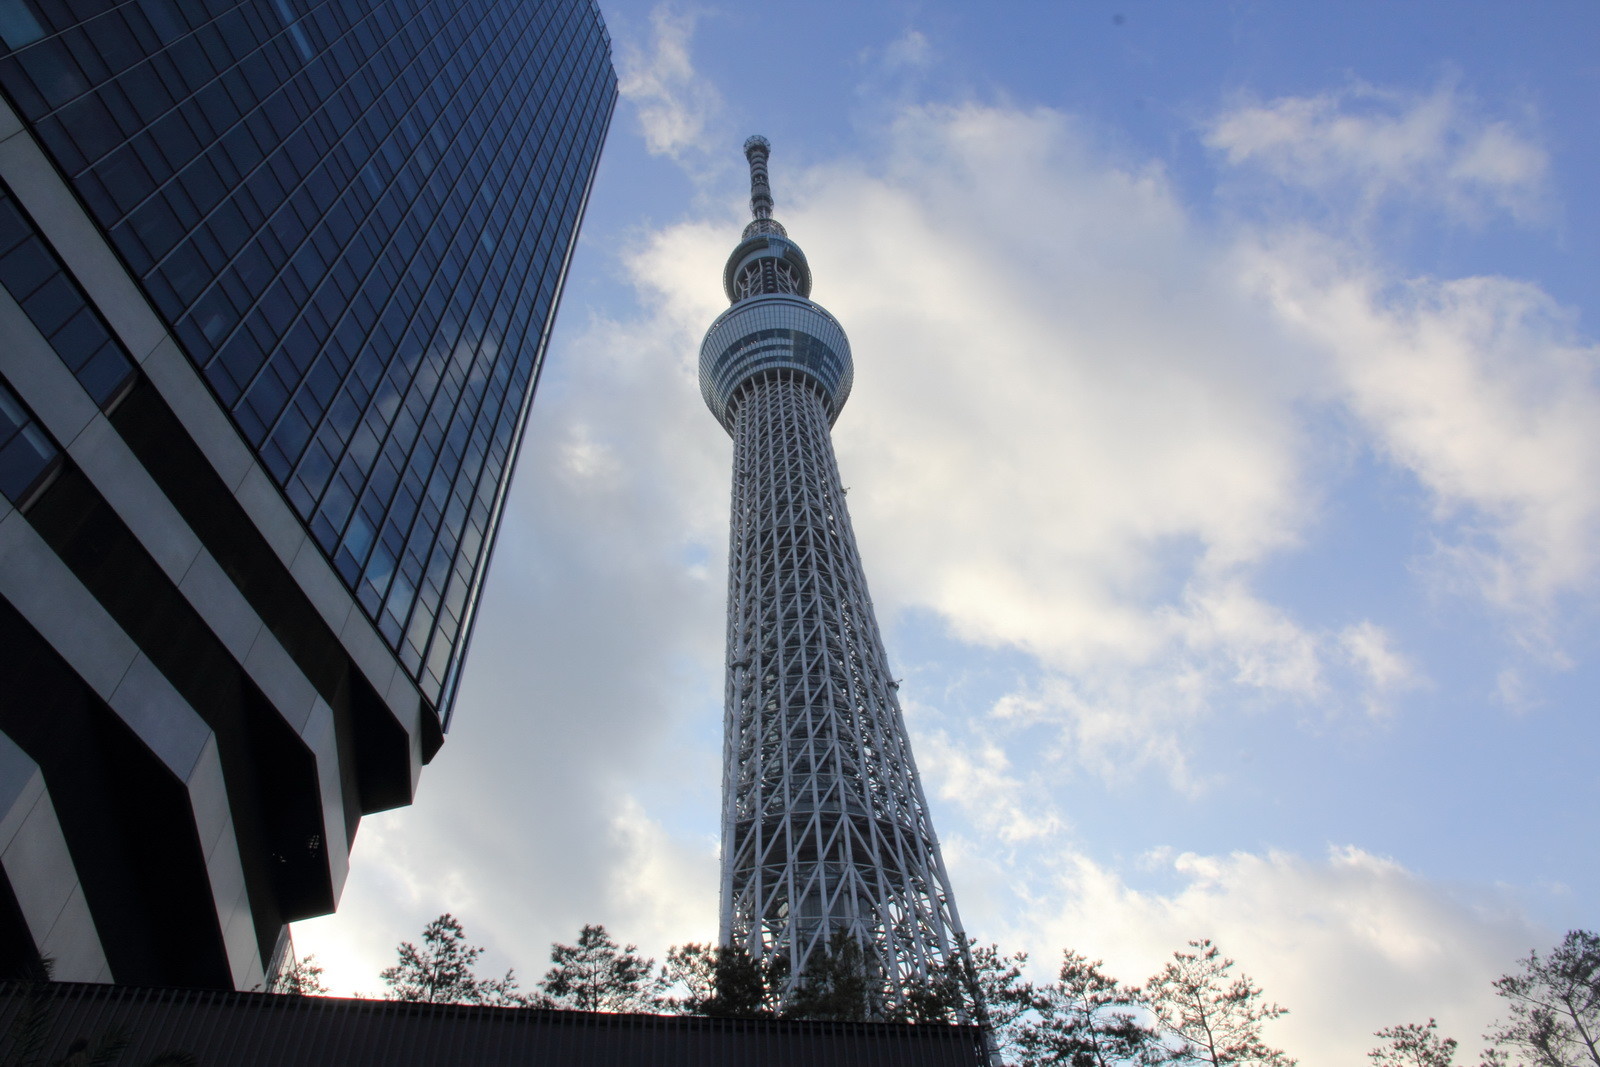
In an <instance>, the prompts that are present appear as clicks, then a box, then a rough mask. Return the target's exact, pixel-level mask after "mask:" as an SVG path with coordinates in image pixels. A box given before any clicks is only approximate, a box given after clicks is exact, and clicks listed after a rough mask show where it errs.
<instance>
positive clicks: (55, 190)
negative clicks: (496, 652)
mask: <svg viewBox="0 0 1600 1067" xmlns="http://www.w3.org/2000/svg"><path fill="white" fill-rule="evenodd" d="M0 92H3V97H4V99H3V100H0V494H3V499H0V628H3V633H0V701H3V702H0V729H3V733H4V736H3V737H0V864H3V868H4V872H5V875H6V878H5V879H4V880H3V883H0V966H4V967H5V968H6V969H7V970H9V971H10V972H12V973H28V972H30V971H36V970H37V969H38V967H39V963H40V960H41V959H42V958H43V957H46V956H48V957H51V958H53V959H54V960H55V966H56V972H57V977H59V978H82V979H87V980H92V981H93V980H115V981H121V982H143V983H150V984H193V985H211V986H234V987H238V988H249V987H250V986H251V985H252V984H254V983H257V982H260V981H261V980H262V978H263V975H264V974H267V973H269V972H270V971H271V970H272V968H273V966H274V959H275V956H276V955H277V954H278V953H281V951H282V949H283V945H284V944H285V941H284V938H283V931H284V929H285V924H286V923H287V922H289V921H291V920H294V919H299V918H303V917H307V916H310V915H316V914H322V913H326V912H327V911H329V910H332V908H333V906H334V904H335V902H336V901H337V897H338V893H339V888H340V886H341V884H342V882H343V877H344V868H345V864H346V862H347V857H348V851H349V844H350V841H351V840H352V839H353V836H354V833H355V830H356V826H357V823H358V822H359V819H360V816H361V815H362V814H365V813H368V812H372V811H377V810H381V809H384V808H388V807H393V806H396V805H399V804H404V803H408V802H409V800H410V797H411V795H412V791H413V789H414V787H415V783H416V778H417V774H418V771H419V768H420V765H421V764H422V763H425V762H427V760H428V759H429V758H431V756H432V755H433V753H434V752H435V751H436V750H437V748H438V746H439V744H440V743H441V741H442V738H443V733H444V730H445V729H446V728H447V726H448V724H449V719H450V708H451V705H452V703H453V699H454V695H455V691H456V687H457V684H458V681H459V678H460V672H461V665H462V661H463V657H464V655H465V651H466V647H467V643H468V638H469V636H470V632H471V625H472V617H473V613H474V607H475V603H476V600H477V597H478V593H479V589H480V587H481V585H482V582H483V577H484V572H485V569H486V566H487V561H488V557H489V552H490V548H491V546H492V543H493V540H494V534H495V528H496V525H497V522H498V519H499V514H500V509H501V505H502V501H503V499H504V495H505V489H506V484H507V481H508V476H509V473H510V469H511V465H512V462H513V460H514V458H515V455H516V452H517V447H518V443H519V440H520V436H521V431H522V426H523V422H524V419H525V417H526V415H527V411H528V406H529V403H530V401H531V399H532V395H533V388H534V384H535V382H536V381H537V378H538V374H539V369H540V365H541V362H542V359H543V354H544V350H545V345H546V341H547V339H548V337H549V332H550V327H551V323H552V320H553V317H554V314H555V310H556V304H557V301H558V298H559V294H560V290H561V285H562V280H563V277H564V274H565V271H566V268H567V264H568V262H569V260H570V257H571V253H572V249H573V246H574V243H575V240H576V236H577V229H578V223H579V220H580V218H581V216H582V214H583V210H584V206H585V202H586V199H587V196H588V193H589V189H590V186H591V183H592V181H593V177H594V173H595V169H596V166H597V163H598V160H599V155H600V149H601V145H602V143H603V141H604V137H605V133H606V129H607V126H608V124H609V121H610V118H611V113H612V110H613V108H614V106H615V101H616V76H615V73H614V71H613V69H612V65H611V60H610V39H609V37H608V36H607V34H606V31H605V28H604V25H603V23H602V21H601V18H600V14H599V11H598V9H597V7H596V6H595V4H594V2H593V0H542V2H539V3H530V2H523V0H377V2H366V3H355V2H349V0H0ZM13 961H14V962H13Z"/></svg>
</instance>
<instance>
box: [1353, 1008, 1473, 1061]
mask: <svg viewBox="0 0 1600 1067" xmlns="http://www.w3.org/2000/svg"><path fill="white" fill-rule="evenodd" d="M1438 1029H1439V1024H1438V1023H1437V1022H1435V1021H1434V1020H1432V1019H1429V1020H1428V1025H1427V1026H1418V1025H1417V1024H1416V1023H1404V1024H1402V1025H1400V1026H1390V1027H1386V1028H1385V1029H1382V1030H1379V1031H1377V1032H1376V1033H1374V1034H1373V1035H1372V1036H1373V1037H1376V1038H1379V1039H1380V1040H1382V1041H1383V1042H1384V1043H1383V1044H1382V1045H1379V1046H1378V1047H1377V1048H1375V1049H1373V1050H1372V1051H1371V1052H1369V1053H1367V1058H1368V1059H1370V1060H1371V1061H1372V1065H1373V1067H1452V1065H1453V1064H1454V1063H1455V1056H1456V1039H1455V1038H1453V1037H1444V1038H1441V1037H1440V1036H1439V1035H1438V1033H1437V1032H1436V1031H1437V1030H1438Z"/></svg>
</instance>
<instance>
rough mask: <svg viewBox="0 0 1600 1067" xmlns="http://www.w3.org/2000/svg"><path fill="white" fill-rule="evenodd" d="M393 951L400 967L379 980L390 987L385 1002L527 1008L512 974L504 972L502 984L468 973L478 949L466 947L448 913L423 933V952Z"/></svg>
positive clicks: (408, 946) (412, 948)
mask: <svg viewBox="0 0 1600 1067" xmlns="http://www.w3.org/2000/svg"><path fill="white" fill-rule="evenodd" d="M396 951H397V952H398V953H399V956H400V959H399V962H398V963H396V964H395V965H394V966H393V967H390V968H388V969H387V970H385V971H383V972H382V973H381V974H380V975H379V977H380V978H382V979H383V981H384V984H386V985H387V986H388V987H389V993H388V999H390V1000H414V1001H427V1002H430V1003H434V1004H491V1005H500V1006H513V1005H526V1004H527V1003H528V998H527V997H526V996H525V995H524V994H522V993H519V992H517V979H516V975H515V974H514V973H513V972H512V971H509V970H508V971H506V973H505V977H504V978H479V977H478V976H477V975H476V974H474V973H473V969H472V968H473V965H474V964H475V963H476V962H477V960H478V957H479V956H481V955H482V954H483V949H482V948H480V947H478V946H476V945H469V944H467V935H466V932H465V931H464V930H463V929H462V927H461V923H460V922H459V921H458V920H457V919H456V918H455V916H453V915H451V914H450V913H448V912H446V913H445V914H443V915H441V916H439V917H438V918H437V919H435V920H433V922H431V923H429V924H428V925H427V927H426V928H425V929H424V930H423V931H422V948H420V949H419V948H417V946H416V945H414V944H412V943H411V942H410V941H402V942H401V943H400V946H399V948H398V949H397V950H396Z"/></svg>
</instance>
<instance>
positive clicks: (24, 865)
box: [0, 793, 78, 942]
mask: <svg viewBox="0 0 1600 1067" xmlns="http://www.w3.org/2000/svg"><path fill="white" fill-rule="evenodd" d="M0 863H4V864H5V868H6V875H7V877H9V878H10V879H11V888H12V891H13V892H15V893H16V895H17V903H18V904H20V905H21V906H22V914H24V915H26V916H27V917H28V926H29V927H30V928H31V929H32V930H33V934H34V940H35V941H36V942H37V941H40V940H42V939H43V937H44V935H45V934H46V933H48V932H49V931H50V928H51V927H52V926H54V925H55V922H56V916H58V915H60V914H61V909H62V908H64V907H66V904H67V897H69V896H71V895H72V888H73V886H75V885H77V884H78V871H77V868H76V867H74V866H73V865H72V854H71V853H70V852H68V851H67V842H66V839H65V838H64V837H62V836H61V824H60V823H59V822H57V821H56V811H55V807H54V805H52V804H51V803H50V796H49V794H48V793H41V794H40V795H39V796H38V797H37V798H36V799H35V801H34V803H33V805H32V807H30V808H29V809H28V814H27V817H26V818H24V819H23V820H22V825H21V826H20V827H18V829H17V833H16V835H15V836H14V837H12V839H11V843H10V844H9V845H7V846H6V850H5V851H4V852H3V853H0Z"/></svg>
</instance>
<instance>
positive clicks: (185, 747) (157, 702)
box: [106, 652, 227, 804]
mask: <svg viewBox="0 0 1600 1067" xmlns="http://www.w3.org/2000/svg"><path fill="white" fill-rule="evenodd" d="M106 703H108V704H110V705H111V708H112V710H113V711H115V712H116V713H117V715H118V717H120V718H121V719H122V721H123V722H125V723H127V724H128V725H129V726H130V727H132V728H133V732H134V733H136V734H138V735H139V740H140V741H142V742H144V745H145V747H146V748H148V749H149V750H150V751H151V752H153V753H155V754H156V756H157V757H158V758H159V759H160V760H161V762H162V763H164V764H166V766H167V767H168V769H170V770H171V771H172V773H173V774H176V775H177V776H178V778H179V779H180V780H183V779H187V778H188V777H189V776H190V774H191V773H193V771H194V767H195V764H196V763H197V762H198V761H199V759H200V756H201V753H202V752H204V751H205V749H206V743H207V742H208V741H210V740H211V737H212V733H211V727H209V726H207V725H206V723H205V720H203V719H202V718H200V716H199V714H198V713H196V712H195V710H194V709H193V708H191V707H190V706H189V704H188V702H187V701H185V700H184V699H183V697H182V696H180V695H179V693H178V691H177V690H176V689H174V688H172V683H171V682H169V681H168V680H167V676H166V675H164V674H162V673H161V671H159V670H158V669H157V668H156V665H155V664H154V663H151V662H150V660H149V659H148V658H146V657H145V654H144V653H143V652H140V653H139V654H138V655H136V656H135V657H134V659H133V662H132V663H131V664H129V666H128V670H127V672H126V673H125V674H124V675H123V677H122V682H121V684H119V685H118V686H117V688H116V690H115V691H114V692H113V693H112V694H111V697H110V699H109V700H107V701H106ZM221 799H222V801H223V803H224V804H226V802H227V798H226V797H224V798H221Z"/></svg>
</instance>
